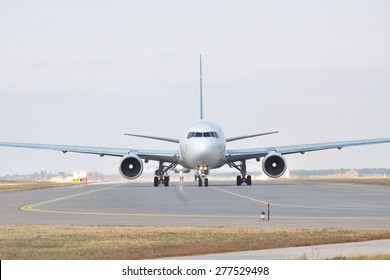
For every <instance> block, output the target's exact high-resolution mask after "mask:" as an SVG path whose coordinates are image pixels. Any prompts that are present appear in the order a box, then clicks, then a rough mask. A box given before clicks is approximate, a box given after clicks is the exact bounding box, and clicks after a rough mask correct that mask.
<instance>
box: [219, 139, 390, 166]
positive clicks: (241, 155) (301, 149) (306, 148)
mask: <svg viewBox="0 0 390 280" xmlns="http://www.w3.org/2000/svg"><path fill="white" fill-rule="evenodd" d="M389 142H390V138H381V139H366V140H355V141H341V142H328V143H318V144H304V145H293V146H280V147H268V148H258V149H256V148H255V149H240V150H229V149H228V150H227V151H226V160H227V162H234V161H240V160H248V159H254V158H256V159H257V158H261V157H265V156H266V155H268V154H269V153H272V152H275V153H279V154H281V155H288V154H297V153H301V154H304V153H306V152H314V151H321V150H328V149H336V148H337V149H339V150H341V149H342V148H344V147H351V146H362V145H372V144H381V143H389Z"/></svg>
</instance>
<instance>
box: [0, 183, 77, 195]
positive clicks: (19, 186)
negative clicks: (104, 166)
mask: <svg viewBox="0 0 390 280" xmlns="http://www.w3.org/2000/svg"><path fill="white" fill-rule="evenodd" d="M75 184H81V183H55V182H49V181H0V193H3V192H16V191H26V190H34V189H44V188H54V187H66V186H71V185H75Z"/></svg>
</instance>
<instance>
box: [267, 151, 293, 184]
mask: <svg viewBox="0 0 390 280" xmlns="http://www.w3.org/2000/svg"><path fill="white" fill-rule="evenodd" d="M286 169H287V163H286V160H285V159H284V156H282V155H281V154H278V153H270V154H268V155H267V156H266V157H265V158H264V160H263V171H264V173H265V174H266V175H267V176H268V177H271V178H278V177H280V176H282V175H283V174H284V172H286Z"/></svg>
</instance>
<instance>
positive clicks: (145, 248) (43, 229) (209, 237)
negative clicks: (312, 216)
mask: <svg viewBox="0 0 390 280" xmlns="http://www.w3.org/2000/svg"><path fill="white" fill-rule="evenodd" d="M389 238H390V229H353V228H325V229H316V228H309V229H302V228H274V229H268V228H267V229H265V228H255V227H253V228H241V227H121V226H114V227H108V226H98V227H88V226H43V225H30V226H0V259H3V260H4V259H26V260H27V259H37V260H47V259H73V260H79V259H88V260H94V259H112V260H121V259H150V258H161V257H170V256H188V255H200V254H208V253H222V252H234V251H242V250H259V249H270V248H284V247H294V246H309V245H319V244H330V243H342V242H357V241H367V240H374V239H389Z"/></svg>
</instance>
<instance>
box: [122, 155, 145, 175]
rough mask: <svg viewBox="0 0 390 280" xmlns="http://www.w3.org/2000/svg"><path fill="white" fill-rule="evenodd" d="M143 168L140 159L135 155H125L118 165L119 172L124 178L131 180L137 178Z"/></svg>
mask: <svg viewBox="0 0 390 280" xmlns="http://www.w3.org/2000/svg"><path fill="white" fill-rule="evenodd" d="M143 170H144V164H143V162H142V160H141V159H140V158H139V157H137V156H136V155H129V156H127V157H125V158H124V159H123V160H122V161H121V164H120V166H119V172H120V173H121V175H122V176H123V177H125V178H126V179H129V180H132V179H135V178H138V177H139V176H140V175H141V174H142V171H143Z"/></svg>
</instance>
